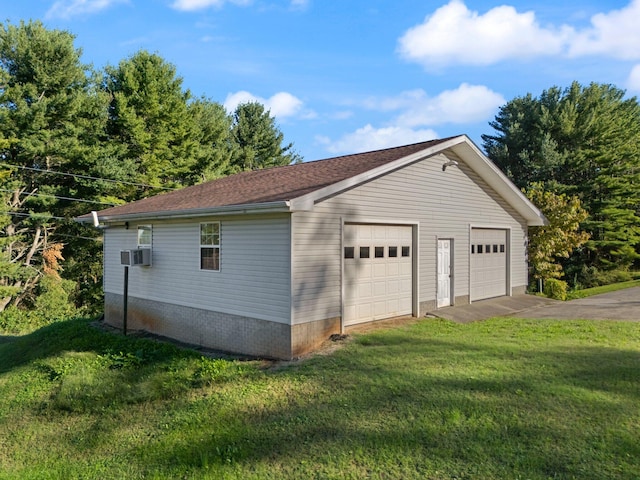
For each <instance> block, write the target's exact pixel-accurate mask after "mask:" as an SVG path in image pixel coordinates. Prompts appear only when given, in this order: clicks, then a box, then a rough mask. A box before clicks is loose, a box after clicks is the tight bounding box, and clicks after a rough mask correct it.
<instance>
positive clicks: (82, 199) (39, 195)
mask: <svg viewBox="0 0 640 480" xmlns="http://www.w3.org/2000/svg"><path fill="white" fill-rule="evenodd" d="M0 192H9V193H13V192H14V190H8V189H5V188H0ZM20 195H27V196H29V197H32V196H33V197H45V198H57V199H58V200H70V201H73V202H84V203H97V204H99V205H109V206H111V207H115V206H116V204H115V203H108V202H99V201H97V200H87V199H85V198H74V197H61V196H59V195H52V194H49V193H30V192H22V193H21V194H20Z"/></svg>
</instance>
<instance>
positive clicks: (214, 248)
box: [200, 222, 220, 271]
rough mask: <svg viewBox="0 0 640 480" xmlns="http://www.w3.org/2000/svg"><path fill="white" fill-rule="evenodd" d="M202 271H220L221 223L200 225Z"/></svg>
mask: <svg viewBox="0 0 640 480" xmlns="http://www.w3.org/2000/svg"><path fill="white" fill-rule="evenodd" d="M200 270H214V271H219V270H220V222H207V223H201V224H200Z"/></svg>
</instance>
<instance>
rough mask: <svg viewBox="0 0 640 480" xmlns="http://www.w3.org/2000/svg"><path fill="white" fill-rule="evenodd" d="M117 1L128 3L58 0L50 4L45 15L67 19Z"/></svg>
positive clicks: (89, 12)
mask: <svg viewBox="0 0 640 480" xmlns="http://www.w3.org/2000/svg"><path fill="white" fill-rule="evenodd" d="M118 3H128V0H59V1H57V2H55V3H54V4H53V5H52V6H51V8H50V9H49V10H48V11H47V13H46V14H45V16H46V18H65V19H69V18H71V17H76V16H78V15H90V14H93V13H98V12H99V11H101V10H105V9H107V8H109V7H110V6H112V5H115V4H118Z"/></svg>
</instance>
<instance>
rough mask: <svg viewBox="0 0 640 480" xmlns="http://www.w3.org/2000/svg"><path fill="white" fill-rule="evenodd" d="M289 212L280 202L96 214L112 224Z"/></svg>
mask: <svg viewBox="0 0 640 480" xmlns="http://www.w3.org/2000/svg"><path fill="white" fill-rule="evenodd" d="M290 211H291V207H290V205H289V202H288V201H280V202H267V203H248V204H245V205H227V206H222V207H207V208H192V209H187V210H174V211H161V212H144V213H132V214H129V215H113V216H111V215H100V212H98V220H99V221H100V222H101V223H102V222H104V223H112V222H128V221H132V220H147V219H174V218H197V217H210V216H228V215H251V214H256V213H262V214H263V213H289V212H290ZM74 220H75V221H76V222H79V223H92V222H93V220H92V219H91V218H79V217H76V218H75V219H74Z"/></svg>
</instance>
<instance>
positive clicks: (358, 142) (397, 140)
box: [316, 124, 438, 154]
mask: <svg viewBox="0 0 640 480" xmlns="http://www.w3.org/2000/svg"><path fill="white" fill-rule="evenodd" d="M434 138H438V134H437V133H436V132H434V131H433V130H431V129H424V130H413V129H411V128H405V127H398V126H391V127H383V128H374V127H373V126H372V125H370V124H368V125H366V126H364V127H362V128H359V129H357V130H356V131H355V132H352V133H348V134H346V135H344V136H343V137H342V138H341V139H340V140H337V141H331V139H330V138H328V137H324V136H318V137H316V141H317V142H318V143H320V144H322V145H325V147H326V149H327V151H329V152H331V153H334V154H340V153H358V152H367V151H370V150H379V149H382V148H390V147H397V146H400V145H408V144H410V143H418V142H425V141H427V140H432V139H434Z"/></svg>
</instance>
